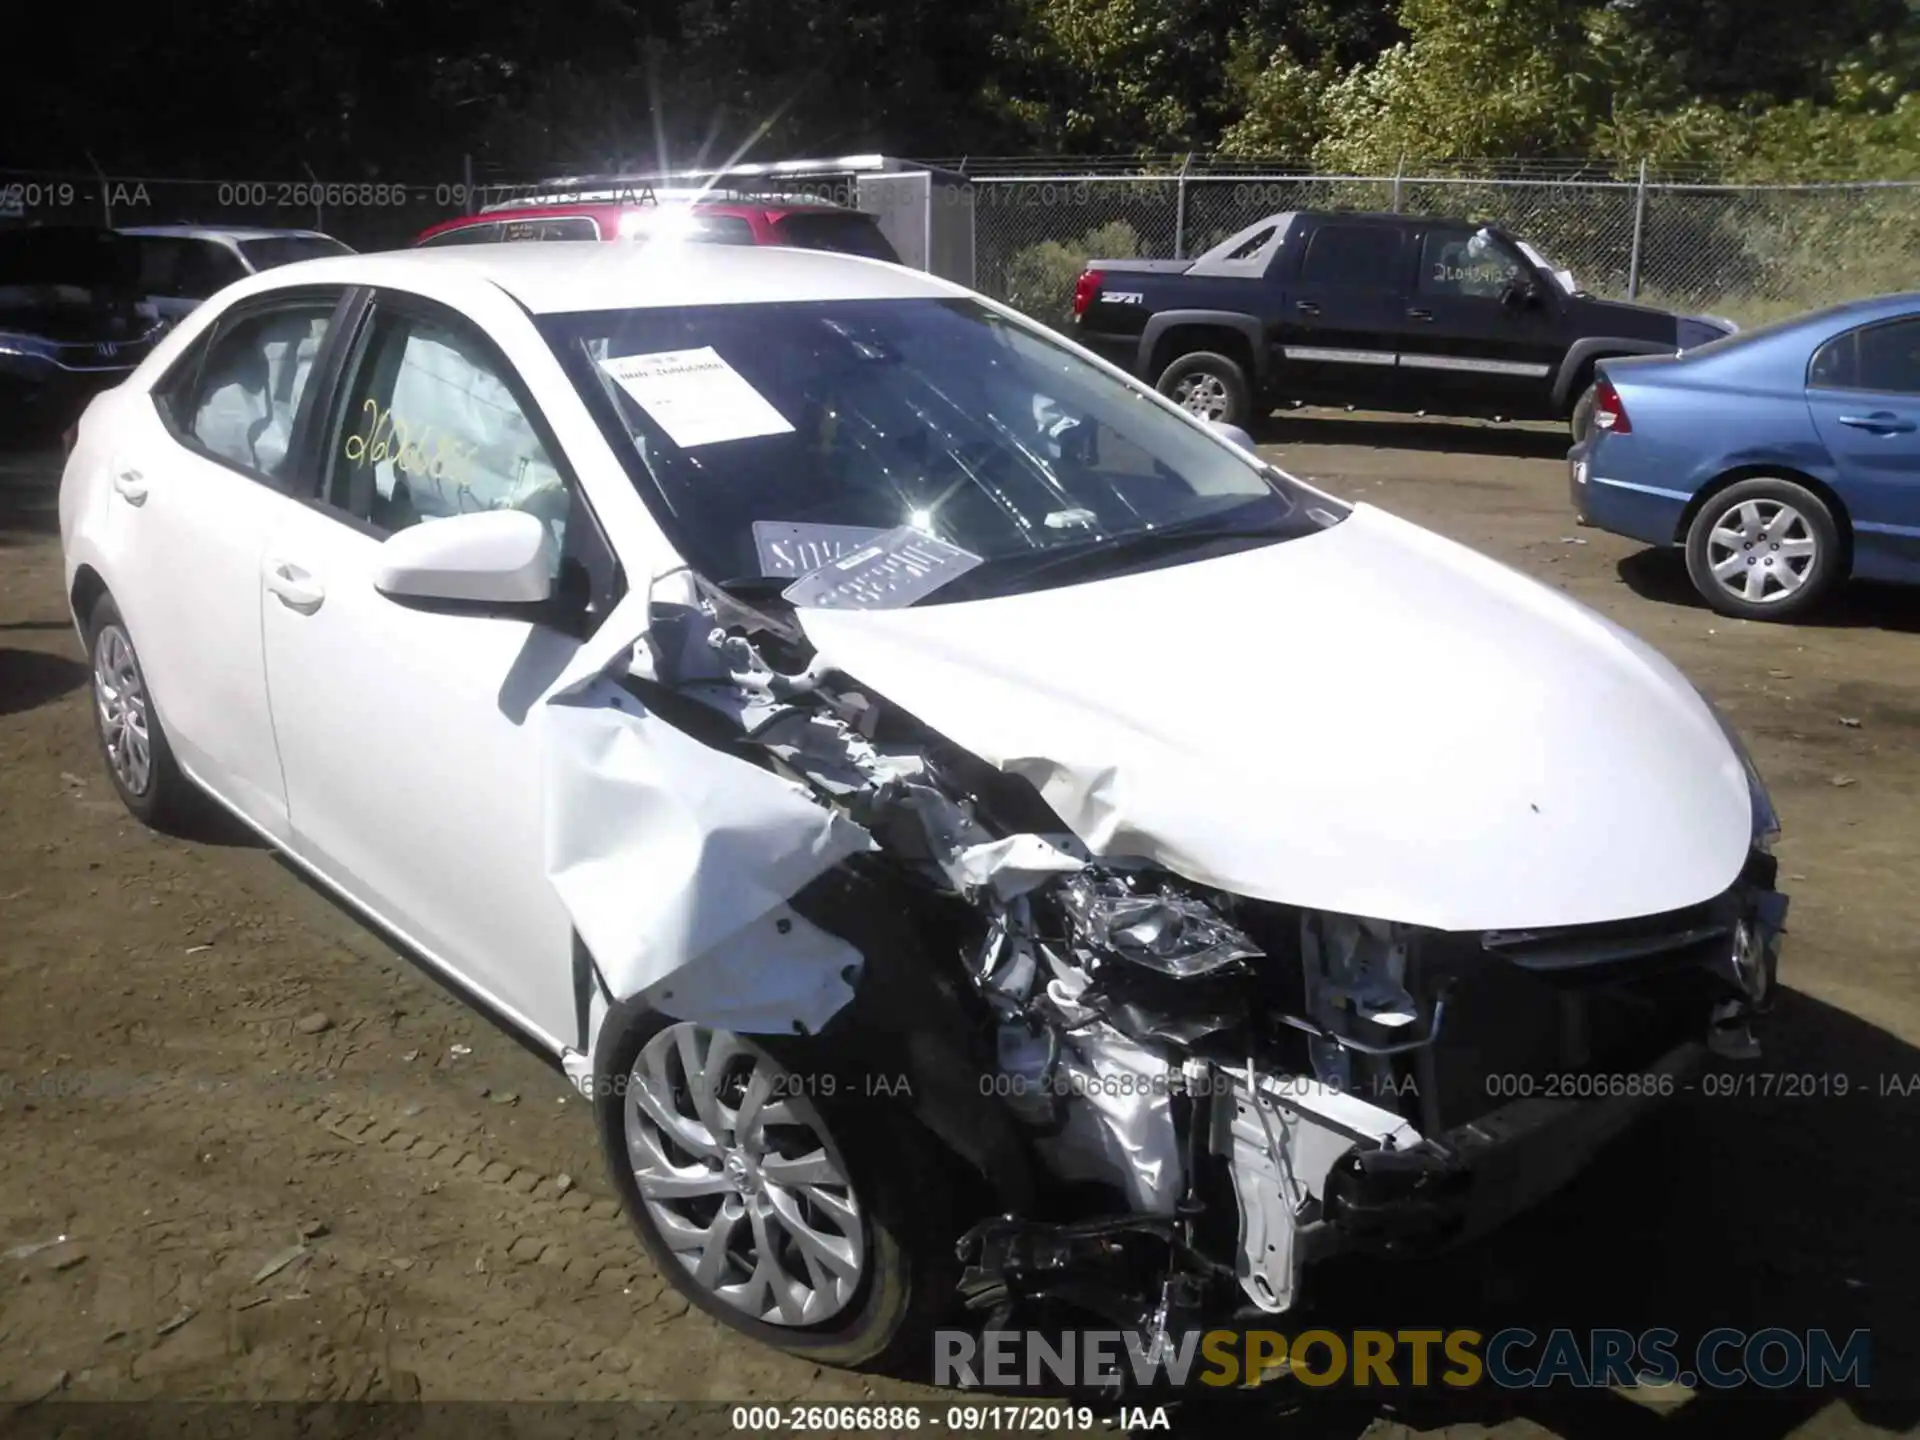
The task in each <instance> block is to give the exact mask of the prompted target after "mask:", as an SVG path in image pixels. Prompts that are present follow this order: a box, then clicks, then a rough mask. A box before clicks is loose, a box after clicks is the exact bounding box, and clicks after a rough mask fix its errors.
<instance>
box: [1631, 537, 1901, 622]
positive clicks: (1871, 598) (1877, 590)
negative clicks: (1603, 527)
mask: <svg viewBox="0 0 1920 1440" xmlns="http://www.w3.org/2000/svg"><path fill="white" fill-rule="evenodd" d="M1614 568H1615V569H1616V570H1617V571H1618V572H1619V575H1620V578H1621V579H1622V580H1624V581H1625V582H1626V583H1627V586H1628V588H1629V589H1631V590H1632V591H1633V593H1634V594H1636V595H1638V596H1639V597H1640V598H1641V599H1643V600H1652V601H1654V602H1656V603H1658V604H1662V605H1680V606H1684V607H1686V608H1687V609H1689V610H1699V611H1702V612H1705V611H1706V610H1707V602H1706V601H1705V600H1703V599H1701V598H1700V592H1699V591H1698V590H1696V589H1694V588H1693V581H1692V580H1691V579H1689V578H1688V576H1687V561H1686V556H1685V555H1684V554H1682V553H1681V551H1680V550H1679V548H1678V547H1674V546H1667V547H1661V548H1656V549H1649V550H1636V551H1635V552H1634V553H1633V554H1631V555H1628V556H1626V557H1624V558H1623V559H1622V560H1621V561H1620V563H1619V564H1618V565H1616V566H1615V567H1614ZM1792 624H1793V627H1794V628H1795V629H1799V630H1830V629H1844V630H1889V631H1894V632H1896V633H1900V634H1916V633H1920V587H1914V586H1906V585H1881V584H1876V583H1873V582H1871V581H1865V580H1856V581H1854V582H1852V583H1850V584H1847V585H1843V586H1842V587H1841V588H1840V590H1839V591H1838V592H1837V593H1836V594H1834V595H1832V596H1831V597H1829V598H1828V600H1827V603H1826V604H1825V605H1824V606H1823V607H1821V609H1820V610H1819V611H1817V612H1816V613H1814V614H1812V615H1809V616H1807V617H1806V618H1805V619H1802V620H1796V621H1793V622H1792Z"/></svg>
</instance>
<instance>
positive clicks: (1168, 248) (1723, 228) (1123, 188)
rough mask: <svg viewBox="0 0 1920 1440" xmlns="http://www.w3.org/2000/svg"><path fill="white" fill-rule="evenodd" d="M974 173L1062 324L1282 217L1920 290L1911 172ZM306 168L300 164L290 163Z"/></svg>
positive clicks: (147, 198)
mask: <svg viewBox="0 0 1920 1440" xmlns="http://www.w3.org/2000/svg"><path fill="white" fill-rule="evenodd" d="M933 163H937V164H940V165H942V166H944V167H946V168H949V169H957V170H961V171H962V172H963V173H964V174H966V175H967V177H968V178H969V179H970V180H971V181H972V182H973V209H974V235H975V239H974V252H975V277H976V282H975V283H976V285H977V286H978V288H980V289H982V290H984V291H986V292H987V293H988V294H991V295H994V296H997V297H999V298H1001V299H1003V300H1006V301H1008V302H1010V303H1012V304H1013V305H1015V306H1017V307H1019V308H1020V309H1023V310H1025V311H1027V312H1028V313H1030V314H1033V315H1036V316H1039V317H1041V318H1043V319H1047V320H1052V321H1056V322H1057V321H1061V320H1063V319H1065V318H1066V315H1067V313H1068V310H1069V307H1070V305H1071V300H1072V296H1073V282H1074V279H1075V277H1076V276H1077V275H1078V274H1079V273H1080V271H1081V269H1082V268H1083V266H1084V265H1085V263H1086V261H1087V260H1088V259H1090V258H1106V259H1126V258H1146V259H1160V258H1173V257H1180V256H1192V255H1197V254H1199V253H1200V252H1201V251H1203V250H1206V249H1207V248H1208V247H1210V246H1211V245H1213V244H1215V243H1216V242H1218V241H1219V240H1222V239H1224V238H1225V237H1226V236H1228V235H1231V234H1233V233H1234V232H1235V231H1236V230H1239V229H1242V228H1243V227H1245V226H1247V225H1249V224H1251V223H1253V222H1254V221H1256V220H1259V219H1261V218H1262V217H1263V216H1266V215H1270V214H1273V213H1274V212H1276V211H1282V210H1302V209H1350V210H1397V211H1402V212H1407V213H1417V214H1429V215H1446V216H1450V217H1455V218H1460V219H1468V220H1474V221H1485V222H1491V223H1495V224H1499V225H1502V226H1504V227H1506V228H1507V229H1509V230H1510V231H1512V232H1513V233H1514V234H1516V235H1519V236H1520V237H1521V238H1523V239H1525V240H1527V241H1528V242H1529V243H1530V244H1532V245H1533V246H1534V247H1535V248H1536V249H1538V250H1539V251H1541V252H1542V253H1543V254H1544V255H1546V256H1547V257H1548V258H1549V259H1550V260H1551V261H1552V262H1553V263H1554V264H1555V265H1556V266H1559V267H1562V268H1564V269H1567V270H1571V271H1572V272H1573V274H1574V277H1575V278H1576V280H1577V281H1578V282H1579V284H1580V285H1581V286H1582V287H1583V288H1585V289H1587V290H1589V291H1591V292H1593V293H1594V294H1596V295H1604V296H1610V297H1616V298H1622V299H1639V300H1642V301H1645V302H1648V303H1651V304H1658V305H1665V306H1670V307H1673V308H1676V309H1682V310H1688V311H1708V312H1711V313H1715V314H1721V315H1726V316H1729V317H1731V318H1732V319H1735V320H1737V321H1739V322H1740V323H1741V324H1742V325H1748V326H1751V325H1755V324H1759V323H1763V322H1765V321H1767V320H1770V319H1773V318H1776V317H1778V316H1782V315H1787V314H1791V313H1793V312H1795V311H1798V310H1803V309H1807V308H1809V307H1812V306H1816V305H1821V304H1826V303H1829V302H1832V301H1835V300H1841V299H1845V298H1848V297H1850V296H1855V295H1869V294H1878V293H1885V292H1887V291H1891V290H1902V289H1915V288H1920V181H1861V182H1857V183H1839V184H1832V183H1828V184H1808V185H1791V184H1788V185H1751V186H1738V185H1724V184H1715V183H1712V181H1711V179H1710V178H1708V177H1701V176H1688V177H1685V178H1681V177H1675V176H1665V177H1661V178H1651V179H1650V178H1646V177H1645V176H1644V175H1643V176H1642V177H1641V178H1638V179H1629V180H1622V179H1618V178H1611V177H1607V176H1601V175H1594V174H1591V173H1588V172H1586V171H1584V170H1583V169H1582V168H1581V167H1579V166H1572V165H1554V164H1543V163H1539V162H1533V163H1527V162H1518V161H1511V162H1503V161H1487V162H1477V164H1476V162H1462V163H1461V164H1460V165H1456V166H1450V167H1444V168H1436V169H1434V170H1432V171H1429V172H1427V173H1421V174H1401V175H1316V174H1307V173H1301V172H1300V170H1299V167H1287V166H1282V165H1276V164H1271V163H1269V164H1264V165H1263V164H1261V163H1258V162H1226V161H1206V162H1197V161H1196V160H1195V158H1194V157H1180V156H1173V157H1163V158H1162V159H1160V160H1159V161H1150V162H1147V163H1144V164H1143V163H1142V162H1140V161H1136V160H1127V161H1114V160H1087V159H1059V158H1049V157H1037V158H1036V157H1028V158H1025V159H1019V160H998V159H994V160H982V159H978V158H972V159H965V160H944V161H939V162H933ZM302 168H303V170H305V167H302ZM528 178H530V177H512V176H508V175H505V174H502V173H495V172H492V171H490V170H488V169H487V168H486V167H485V166H484V165H482V166H480V167H479V168H478V169H477V170H476V166H475V165H474V163H472V162H469V163H468V164H466V165H465V166H464V167H459V173H456V174H451V175H447V176H442V177H438V178H429V177H424V176H422V177H416V178H414V179H411V180H404V181H403V180H398V179H389V180H338V179H334V180H329V179H327V178H325V177H323V176H321V175H318V174H315V173H312V172H311V171H307V172H306V173H303V174H301V175H298V176H283V177H281V178H278V179H259V178H242V177H233V178H226V179H218V178H207V177H180V176H115V175H110V174H104V173H92V174H87V173H49V172H37V171H35V172H29V171H5V170H0V225H6V224H56V223H61V222H67V223H86V224H108V225H123V226H124V225H169V224H199V225H258V226H266V227H275V228H305V229H315V230H324V231H326V232H328V233H330V234H333V235H335V236H337V237H339V238H340V239H341V240H343V241H345V242H346V243H347V244H349V245H351V246H353V247H354V248H355V249H358V250H382V249H392V248H397V247H401V246H404V245H406V244H407V243H409V242H410V241H411V240H412V239H413V237H414V236H416V235H418V234H419V233H420V232H421V231H422V230H425V229H426V228H428V227H429V226H430V225H433V224H435V223H436V222H438V221H441V220H446V219H450V218H452V217H454V216H456V215H461V214H466V213H469V212H470V211H472V210H476V209H478V208H480V207H481V206H482V205H484V204H487V203H488V202H490V201H493V200H504V199H511V198H512V197H513V196H514V195H515V194H518V193H524V190H525V188H526V185H525V183H524V182H525V181H526V180H527V179H528Z"/></svg>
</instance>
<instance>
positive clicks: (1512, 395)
mask: <svg viewBox="0 0 1920 1440" xmlns="http://www.w3.org/2000/svg"><path fill="white" fill-rule="evenodd" d="M1558 296H1559V290H1558V287H1557V286H1556V285H1555V284H1554V283H1553V281H1552V280H1551V278H1550V277H1545V276H1541V275H1540V274H1539V273H1538V272H1537V271H1535V269H1534V268H1533V266H1532V265H1530V264H1529V263H1528V262H1527V260H1526V258H1525V257H1524V256H1522V255H1521V254H1520V252H1519V251H1518V250H1516V249H1515V248H1514V247H1513V246H1512V245H1510V244H1508V243H1507V242H1506V241H1505V240H1503V239H1501V238H1500V237H1499V236H1497V235H1494V234H1493V233H1492V232H1490V231H1487V230H1469V229H1466V228H1464V227H1450V226H1434V227H1432V228H1430V229H1428V230H1427V232H1426V233H1425V234H1424V235H1423V236H1422V237H1421V241H1420V262H1419V265H1418V266H1417V268H1416V273H1415V277H1414V287H1413V297H1412V301H1411V303H1410V304H1409V305H1408V306H1407V309H1406V322H1407V324H1406V331H1405V335H1404V338H1403V339H1402V340H1401V343H1400V369H1401V386H1402V398H1403V399H1404V400H1405V402H1406V403H1407V404H1410V405H1412V406H1414V407H1415V408H1416V409H1424V410H1436V411H1440V412H1442V413H1455V414H1461V413H1465V414H1490V415H1499V416H1510V417H1535V416H1544V415H1547V414H1549V413H1550V412H1551V408H1552V395H1553V375H1554V370H1555V367H1556V366H1557V365H1558V363H1559V360H1560V357H1561V355H1562V354H1563V353H1564V352H1565V350H1566V344H1565V340H1564V337H1563V336H1562V334H1561V326H1560V310H1559V300H1558Z"/></svg>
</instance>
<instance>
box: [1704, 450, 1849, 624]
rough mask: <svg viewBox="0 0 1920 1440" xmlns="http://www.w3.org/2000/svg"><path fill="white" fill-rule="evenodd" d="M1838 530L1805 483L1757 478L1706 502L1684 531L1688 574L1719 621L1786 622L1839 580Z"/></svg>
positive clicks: (1841, 563) (1842, 560) (1841, 570)
mask: <svg viewBox="0 0 1920 1440" xmlns="http://www.w3.org/2000/svg"><path fill="white" fill-rule="evenodd" d="M1845 563H1846V561H1845V558H1844V556H1843V554H1842V547H1841V543H1840V527H1839V526H1838V525H1836V524H1835V523H1834V518H1833V513H1832V512H1831V511H1830V510H1828V509H1827V507H1826V504H1825V503H1824V502H1823V501H1822V500H1821V499H1820V497H1819V496H1818V495H1815V494H1814V493H1813V492H1812V491H1811V490H1809V489H1807V488H1806V487H1805V486H1804V485H1799V484H1796V483H1795V482H1793V481H1791V480H1783V479H1779V478H1776V477H1774V476H1756V477H1755V478H1754V479H1751V480H1742V481H1740V482H1739V483H1738V484H1735V485H1729V486H1728V487H1727V488H1726V489H1725V490H1722V491H1721V492H1720V493H1719V494H1717V495H1715V496H1713V497H1712V498H1710V499H1709V500H1708V501H1707V503H1706V504H1704V505H1702V506H1701V507H1700V513H1699V514H1698V515H1696V516H1694V517H1693V524H1691V525H1690V526H1688V527H1687V574H1688V576H1689V577H1690V578H1691V579H1692V581H1693V585H1694V588H1695V589H1696V590H1698V591H1699V592H1700V594H1701V595H1702V596H1703V597H1704V598H1705V600H1706V602H1707V603H1708V604H1709V605H1711V606H1712V607H1713V608H1714V609H1715V610H1718V611H1719V612H1720V613H1721V614H1722V615H1736V616H1739V617H1740V618H1741V619H1743V620H1790V619H1794V618H1797V617H1798V616H1801V615H1804V614H1806V613H1807V612H1808V611H1810V610H1811V609H1813V607H1814V606H1816V605H1818V604H1819V603H1820V602H1821V600H1823V599H1824V598H1826V596H1827V594H1828V592H1830V591H1831V590H1832V589H1833V587H1834V586H1835V585H1837V584H1839V583H1840V581H1841V579H1842V578H1843V577H1844V573H1845V572H1844V568H1843V567H1844V566H1845Z"/></svg>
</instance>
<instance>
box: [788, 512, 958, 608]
mask: <svg viewBox="0 0 1920 1440" xmlns="http://www.w3.org/2000/svg"><path fill="white" fill-rule="evenodd" d="M984 563H985V557H984V556H980V555H975V554H974V553H973V552H971V551H969V550H962V549H961V548H960V547H959V546H958V545H949V544H948V543H947V542H946V541H944V540H937V539H935V538H934V537H933V536H931V535H928V534H926V533H925V532H924V531H920V530H915V529H914V528H913V527H912V526H910V525H903V526H901V527H900V528H899V529H898V530H889V531H887V532H886V534H884V535H882V536H881V537H880V538H879V539H877V540H875V541H874V542H873V543H872V544H871V545H864V546H862V547H861V548H860V549H858V550H855V551H854V552H853V553H852V554H851V555H843V556H841V557H840V558H839V559H838V560H830V561H828V562H827V563H826V564H825V565H822V566H821V567H820V568H819V569H818V570H815V571H814V572H813V573H812V574H810V575H807V576H804V577H802V578H801V579H799V580H796V581H794V582H793V584H791V585H789V586H788V587H787V588H786V589H785V590H783V591H781V592H780V593H781V596H782V597H783V598H784V599H785V600H786V601H787V602H788V603H789V604H790V605H793V606H795V607H796V608H800V609H807V610H897V609H901V608H903V607H905V606H908V605H911V604H913V602H914V601H916V600H919V599H921V598H923V597H925V596H927V595H931V594H932V593H933V592H934V591H935V590H938V589H939V588H940V587H941V586H942V585H945V584H946V583H947V582H948V581H949V580H955V579H958V578H959V577H960V576H962V575H964V574H966V573H967V572H968V571H969V570H971V569H973V568H974V566H976V565H980V564H984Z"/></svg>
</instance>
